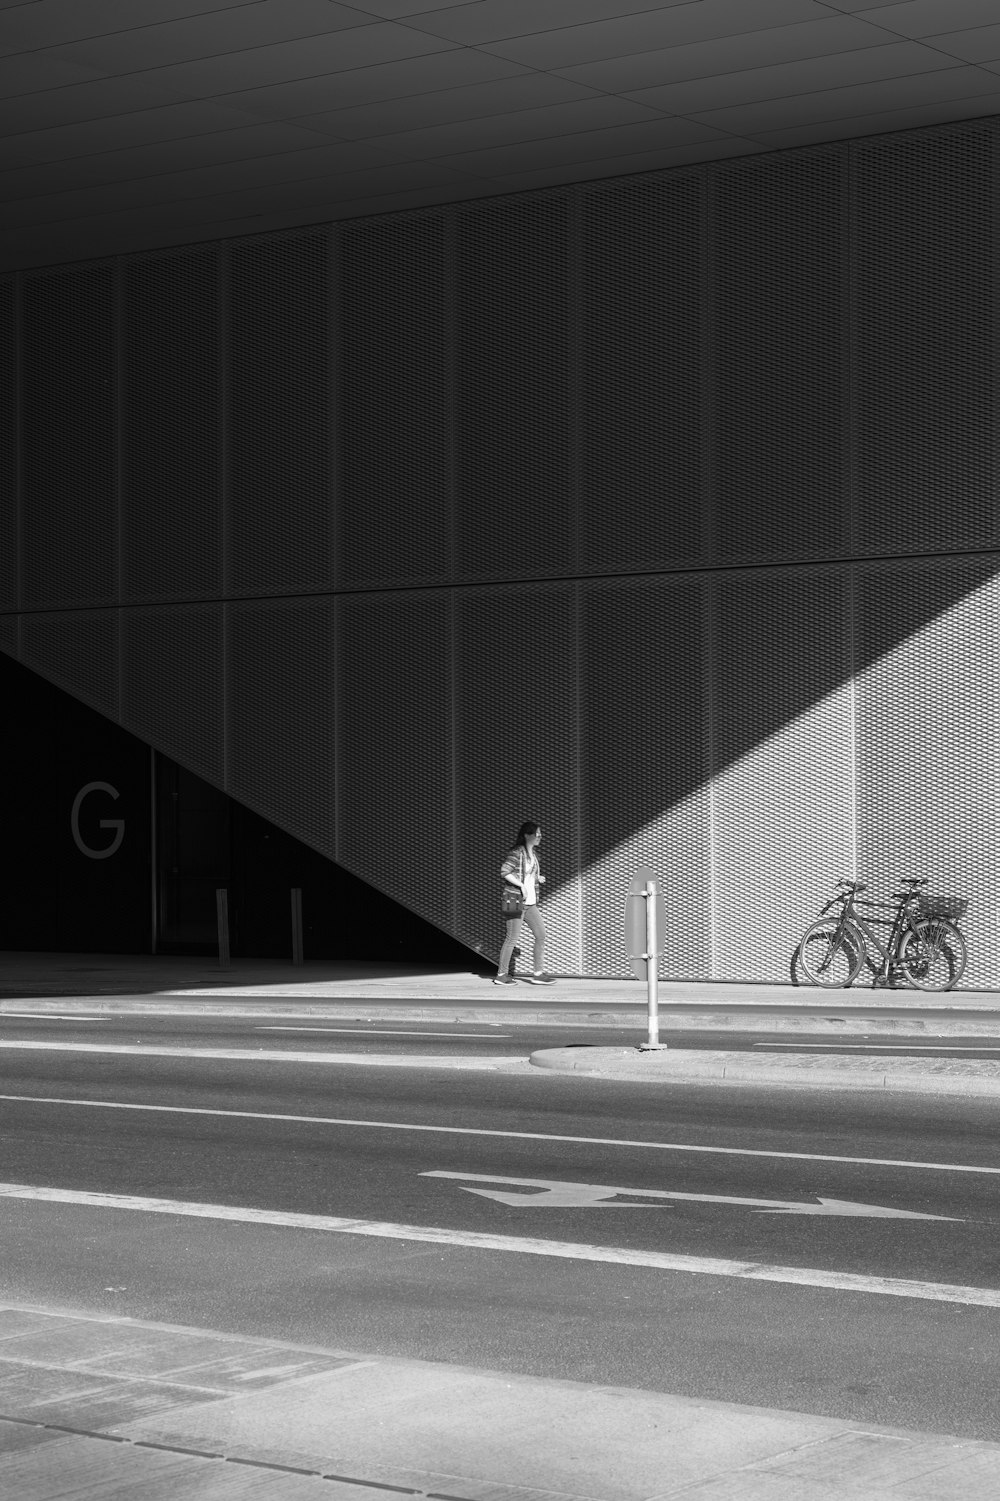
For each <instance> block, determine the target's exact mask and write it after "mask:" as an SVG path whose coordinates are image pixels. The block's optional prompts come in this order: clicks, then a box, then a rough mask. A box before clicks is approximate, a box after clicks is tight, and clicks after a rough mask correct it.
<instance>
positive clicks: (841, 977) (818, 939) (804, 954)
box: [799, 917, 864, 990]
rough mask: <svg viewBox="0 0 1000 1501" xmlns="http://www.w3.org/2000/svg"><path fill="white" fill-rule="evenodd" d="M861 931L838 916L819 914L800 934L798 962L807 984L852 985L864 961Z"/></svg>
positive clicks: (825, 986)
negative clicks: (822, 915)
mask: <svg viewBox="0 0 1000 1501" xmlns="http://www.w3.org/2000/svg"><path fill="white" fill-rule="evenodd" d="M863 944H864V940H863V939H862V937H861V934H860V933H858V932H857V930H856V929H855V928H852V927H851V925H850V924H849V923H845V922H842V921H841V919H840V918H839V917H821V918H820V920H819V922H814V923H813V925H812V927H811V928H807V929H806V931H805V933H804V934H803V935H802V942H801V943H800V944H799V963H800V965H801V966H802V973H803V974H804V975H805V977H806V979H807V980H808V981H809V984H810V985H822V986H823V987H824V988H827V989H831V990H832V989H834V988H836V987H838V986H846V985H853V983H854V981H855V980H856V979H857V977H858V971H859V970H860V969H861V966H862V964H863V963H864V948H863Z"/></svg>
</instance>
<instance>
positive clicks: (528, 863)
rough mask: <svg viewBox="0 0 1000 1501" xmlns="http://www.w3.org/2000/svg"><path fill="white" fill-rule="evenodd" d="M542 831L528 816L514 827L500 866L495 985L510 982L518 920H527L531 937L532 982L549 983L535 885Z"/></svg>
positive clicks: (539, 880)
mask: <svg viewBox="0 0 1000 1501" xmlns="http://www.w3.org/2000/svg"><path fill="white" fill-rule="evenodd" d="M541 838H542V831H541V829H540V828H539V827H538V825H537V823H533V822H532V821H531V820H530V819H529V820H528V822H527V823H523V824H522V825H521V827H520V828H519V829H518V831H517V842H516V844H515V845H514V848H513V849H512V850H511V851H510V852H509V854H508V855H507V858H506V860H505V861H504V862H503V865H502V866H501V867H500V875H501V878H502V880H503V900H502V909H503V914H504V917H505V918H506V919H507V936H506V938H505V939H504V943H503V948H502V949H501V950H500V964H499V966H498V969H497V975H496V979H495V980H494V981H493V983H494V985H513V984H515V983H516V982H515V980H514V977H513V975H509V974H508V973H507V967H508V965H509V964H510V960H511V955H512V954H513V952H514V949H515V948H516V946H517V940H518V938H519V936H520V933H521V923H522V922H526V923H527V924H528V927H529V928H530V929H531V936H532V939H533V941H534V953H533V955H532V958H533V960H534V972H533V973H532V974H531V975H529V976H528V979H529V980H530V982H531V984H532V985H551V984H553V978H552V976H551V975H547V974H546V973H545V970H544V968H543V961H544V958H545V924H544V923H543V922H542V914H541V913H540V912H539V910H538V888H539V887H540V886H541V885H542V884H543V883H544V881H545V877H544V876H543V875H542V873H541V871H540V870H539V868H538V855H537V853H536V850H537V848H538V845H539V844H540V843H541Z"/></svg>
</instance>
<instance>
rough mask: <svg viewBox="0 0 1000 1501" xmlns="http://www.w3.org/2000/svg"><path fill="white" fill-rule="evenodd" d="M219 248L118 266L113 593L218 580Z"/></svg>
mask: <svg viewBox="0 0 1000 1501" xmlns="http://www.w3.org/2000/svg"><path fill="white" fill-rule="evenodd" d="M218 261H219V255H218V251H217V250H215V249H211V248H210V249H206V250H198V251H195V252H191V253H186V254H183V255H170V256H157V257H155V258H150V259H145V258H142V259H136V260H129V261H126V262H125V263H124V267H123V278H122V454H121V459H122V595H123V598H124V599H125V600H126V601H129V600H132V601H139V600H156V599H159V600H169V599H176V598H178V597H182V596H184V595H191V594H194V595H211V594H213V593H217V592H218V591H219V589H220V586H221V572H222V570H221V563H222V558H221V547H220V542H221V532H220V519H221V518H220V506H219V484H220V478H221V451H220V415H221V413H220V401H221V386H220V379H219V375H220V371H219V290H218Z"/></svg>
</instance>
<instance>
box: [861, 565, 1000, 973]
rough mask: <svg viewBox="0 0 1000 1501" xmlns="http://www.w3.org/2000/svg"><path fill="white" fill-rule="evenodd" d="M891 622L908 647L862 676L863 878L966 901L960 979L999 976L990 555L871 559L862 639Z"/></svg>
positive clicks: (997, 643)
mask: <svg viewBox="0 0 1000 1501" xmlns="http://www.w3.org/2000/svg"><path fill="white" fill-rule="evenodd" d="M963 589H964V590H965V591H967V592H965V593H963V594H962V597H960V598H959V600H958V602H957V603H952V602H951V601H952V600H954V598H955V595H956V593H959V592H960V591H961V590H963ZM935 604H936V605H937V606H938V613H936V614H935V616H934V618H933V619H931V620H929V621H926V623H924V622H923V621H922V620H921V617H925V616H926V613H927V612H928V609H929V607H933V606H934V605H935ZM887 619H891V620H892V623H893V626H894V631H893V634H897V635H898V636H899V638H900V643H899V645H897V646H895V647H894V648H893V649H892V650H890V651H886V652H884V653H883V654H881V655H879V656H877V657H875V659H874V660H873V661H871V662H870V665H868V666H867V667H866V668H865V669H864V670H863V671H862V672H861V674H860V675H859V678H858V684H857V789H858V792H857V797H858V870H859V874H860V875H861V876H862V877H863V878H864V879H866V880H867V881H869V883H870V884H871V887H872V894H875V895H879V896H884V895H888V894H889V893H891V892H892V891H893V890H894V889H896V884H897V882H898V880H899V877H900V876H926V877H927V878H928V879H929V881H930V889H931V890H932V891H935V892H938V893H943V894H945V895H952V896H953V895H959V896H964V897H967V898H968V900H969V912H968V919H967V921H966V922H964V923H963V931H965V932H966V933H967V937H968V941H969V954H970V963H969V969H968V973H967V977H966V979H965V980H964V981H963V984H964V985H967V986H972V987H976V986H980V987H983V986H989V987H992V986H994V985H996V983H997V980H998V979H1000V933H998V925H997V913H998V911H1000V889H998V869H997V849H998V837H1000V817H998V812H1000V810H998V806H997V804H998V792H997V788H998V778H997V759H998V750H1000V665H998V664H1000V581H998V579H997V577H996V576H995V575H994V573H993V569H992V568H991V567H990V566H989V565H988V564H985V563H981V564H978V565H977V564H975V563H972V562H959V563H954V562H947V561H943V560H942V561H941V562H938V563H931V562H916V561H915V562H913V563H909V564H905V565H904V564H900V565H896V566H895V567H893V568H886V567H884V566H881V567H879V568H877V569H876V568H870V569H866V570H864V572H863V573H862V574H861V575H860V577H859V579H858V636H859V641H860V642H861V643H862V646H863V645H864V643H866V642H867V643H871V642H872V641H875V642H878V641H879V640H882V639H884V637H885V635H886V623H887Z"/></svg>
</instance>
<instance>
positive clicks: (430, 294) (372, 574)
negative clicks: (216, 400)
mask: <svg viewBox="0 0 1000 1501" xmlns="http://www.w3.org/2000/svg"><path fill="white" fill-rule="evenodd" d="M446 236H447V221H446V219H445V218H444V216H443V215H440V214H436V215H426V216H420V217H416V218H404V219H402V220H389V221H385V220H379V221H375V222H373V223H366V222H364V221H362V222H361V223H358V224H354V225H345V226H344V227H343V228H342V230H341V233H340V256H339V266H340V274H341V287H340V297H341V308H340V316H339V329H340V341H339V342H340V358H341V377H340V381H339V391H340V409H341V421H342V429H341V441H340V449H341V456H342V457H341V464H342V469H341V473H342V486H341V498H340V515H339V530H338V548H337V554H338V557H337V561H338V573H339V577H340V578H341V580H342V581H343V582H344V583H347V584H353V585H358V584H364V583H376V584H391V583H418V582H429V581H439V582H443V581H444V580H446V579H447V578H448V577H449V576H450V573H451V551H452V535H451V534H452V514H451V508H452V500H451V487H452V480H451V450H452V422H453V414H452V408H451V368H450V341H451V329H450V317H451V305H450V298H449V290H450V274H449V266H448V263H447V259H446Z"/></svg>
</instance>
